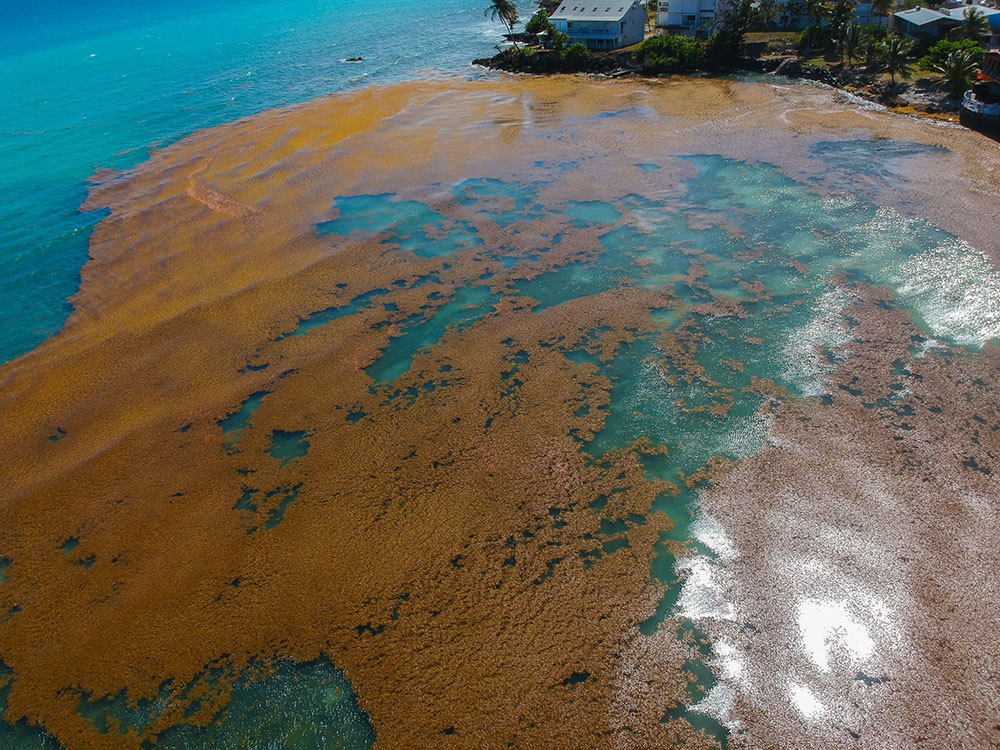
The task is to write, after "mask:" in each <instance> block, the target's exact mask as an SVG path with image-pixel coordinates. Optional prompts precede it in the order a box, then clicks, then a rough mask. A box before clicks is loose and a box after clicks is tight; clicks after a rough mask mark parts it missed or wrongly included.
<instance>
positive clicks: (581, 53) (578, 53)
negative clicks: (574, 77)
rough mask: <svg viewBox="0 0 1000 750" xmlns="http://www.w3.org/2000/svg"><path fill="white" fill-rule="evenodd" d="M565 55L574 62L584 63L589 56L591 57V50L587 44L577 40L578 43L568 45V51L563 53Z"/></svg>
mask: <svg viewBox="0 0 1000 750" xmlns="http://www.w3.org/2000/svg"><path fill="white" fill-rule="evenodd" d="M563 56H564V57H565V58H566V60H567V61H569V62H571V63H574V64H579V63H582V62H583V61H584V60H586V59H587V58H588V57H590V50H588V49H587V47H586V46H585V45H583V44H580V43H579V42H577V43H576V44H571V45H570V46H569V47H567V48H566V51H565V52H564V53H563Z"/></svg>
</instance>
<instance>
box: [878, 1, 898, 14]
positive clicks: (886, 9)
mask: <svg viewBox="0 0 1000 750" xmlns="http://www.w3.org/2000/svg"><path fill="white" fill-rule="evenodd" d="M895 7H896V0H872V15H878V16H888V15H889V13H891V12H892V10H893V8H895Z"/></svg>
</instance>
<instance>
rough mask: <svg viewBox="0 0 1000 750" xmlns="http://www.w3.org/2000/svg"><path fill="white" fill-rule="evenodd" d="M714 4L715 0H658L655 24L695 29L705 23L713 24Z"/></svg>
mask: <svg viewBox="0 0 1000 750" xmlns="http://www.w3.org/2000/svg"><path fill="white" fill-rule="evenodd" d="M716 5H717V3H716V0H660V2H659V4H658V5H657V8H656V25H657V26H675V27H676V26H681V27H683V28H686V29H696V28H698V27H700V26H702V25H704V24H706V23H707V24H713V23H714V22H715V16H716Z"/></svg>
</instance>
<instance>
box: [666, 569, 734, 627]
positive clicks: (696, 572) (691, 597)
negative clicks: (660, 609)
mask: <svg viewBox="0 0 1000 750" xmlns="http://www.w3.org/2000/svg"><path fill="white" fill-rule="evenodd" d="M677 570H678V572H682V573H685V574H686V575H687V577H686V578H685V580H684V585H683V586H681V593H680V596H679V597H678V599H677V606H678V609H679V611H680V614H681V615H682V616H683V617H686V618H688V619H689V620H693V621H698V620H703V619H710V620H733V619H735V610H734V608H733V604H732V602H729V601H727V600H726V597H725V586H724V585H723V583H722V576H723V575H724V574H723V572H722V571H721V570H720V569H719V567H718V566H716V565H714V564H713V563H712V561H711V560H710V559H709V558H707V557H704V556H702V555H698V556H695V557H689V558H687V559H686V560H681V561H679V562H678V564H677Z"/></svg>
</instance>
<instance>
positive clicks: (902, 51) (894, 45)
mask: <svg viewBox="0 0 1000 750" xmlns="http://www.w3.org/2000/svg"><path fill="white" fill-rule="evenodd" d="M912 49H913V42H911V41H910V40H909V39H904V38H903V37H901V36H899V35H898V34H890V35H889V36H887V37H886V38H885V41H884V42H883V43H882V61H883V64H884V65H885V69H886V70H887V71H888V72H889V80H891V81H892V82H893V83H895V82H896V74H897V73H898V74H899V75H900V77H902V78H908V77H909V75H910V60H909V58H910V52H911V51H912Z"/></svg>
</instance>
